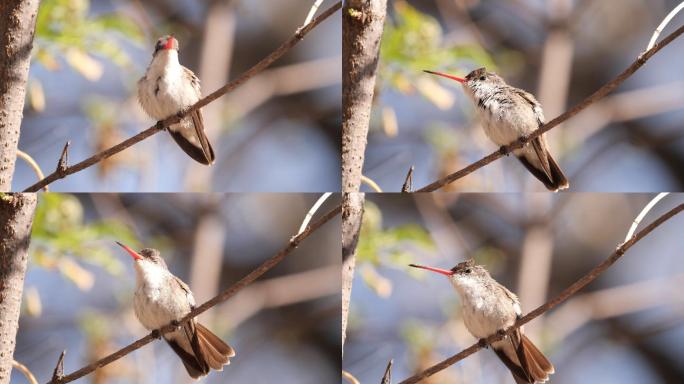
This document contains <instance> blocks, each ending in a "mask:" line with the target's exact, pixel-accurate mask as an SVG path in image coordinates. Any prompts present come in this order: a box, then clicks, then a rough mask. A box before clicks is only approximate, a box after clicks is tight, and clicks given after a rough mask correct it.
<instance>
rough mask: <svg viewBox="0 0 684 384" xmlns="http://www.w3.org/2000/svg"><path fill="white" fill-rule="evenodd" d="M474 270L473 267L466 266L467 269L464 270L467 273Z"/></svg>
mask: <svg viewBox="0 0 684 384" xmlns="http://www.w3.org/2000/svg"><path fill="white" fill-rule="evenodd" d="M472 271H473V270H472V269H470V268H466V269H465V271H463V272H465V273H470V272H472Z"/></svg>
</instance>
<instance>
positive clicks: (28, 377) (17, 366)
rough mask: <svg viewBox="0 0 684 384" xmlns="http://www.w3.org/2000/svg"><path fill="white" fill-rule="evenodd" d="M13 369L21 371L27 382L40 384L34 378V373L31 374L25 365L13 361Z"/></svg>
mask: <svg viewBox="0 0 684 384" xmlns="http://www.w3.org/2000/svg"><path fill="white" fill-rule="evenodd" d="M12 368H14V369H17V370H19V372H21V373H23V374H24V376H26V380H28V381H29V383H31V384H38V380H36V377H35V376H33V373H31V370H29V369H28V367H27V366H25V365H24V364H22V363H20V362H18V361H16V360H12Z"/></svg>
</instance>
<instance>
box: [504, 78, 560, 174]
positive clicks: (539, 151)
mask: <svg viewBox="0 0 684 384" xmlns="http://www.w3.org/2000/svg"><path fill="white" fill-rule="evenodd" d="M512 89H513V92H514V93H515V94H516V95H518V96H520V97H521V98H522V99H523V100H524V101H525V102H527V104H528V105H529V106H530V108H532V113H533V114H534V116H535V117H536V118H537V128H539V127H541V126H542V125H544V111H543V110H542V108H541V104H539V102H538V101H537V99H535V98H534V96H533V95H532V94H531V93H529V92H526V91H523V90H522V89H518V88H512ZM531 144H532V148H533V149H534V152H535V154H536V155H537V157H538V158H539V162H540V163H541V166H542V169H543V171H544V173H545V174H546V177H547V178H548V180H553V176H552V172H551V166H550V165H549V157H548V153H549V151H548V148H547V146H546V141H545V140H544V138H543V137H542V136H539V137H536V138H534V139H533V140H532V142H531ZM530 165H531V164H530ZM532 168H534V167H532ZM528 169H529V167H528ZM533 173H534V172H533Z"/></svg>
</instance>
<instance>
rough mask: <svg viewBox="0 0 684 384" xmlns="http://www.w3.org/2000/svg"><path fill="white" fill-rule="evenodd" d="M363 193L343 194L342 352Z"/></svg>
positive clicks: (359, 228)
mask: <svg viewBox="0 0 684 384" xmlns="http://www.w3.org/2000/svg"><path fill="white" fill-rule="evenodd" d="M364 199H365V195H364V194H363V193H345V194H344V195H342V353H343V354H344V341H345V339H346V338H347V318H348V317H349V302H350V301H351V290H352V281H353V280H354V267H355V266H356V244H357V243H358V242H359V232H360V231H361V223H362V222H363V202H364Z"/></svg>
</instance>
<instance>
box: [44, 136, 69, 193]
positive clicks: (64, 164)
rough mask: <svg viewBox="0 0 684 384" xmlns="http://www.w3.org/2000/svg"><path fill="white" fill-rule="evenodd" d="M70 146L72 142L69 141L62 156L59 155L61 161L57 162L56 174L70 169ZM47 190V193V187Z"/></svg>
mask: <svg viewBox="0 0 684 384" xmlns="http://www.w3.org/2000/svg"><path fill="white" fill-rule="evenodd" d="M69 145H71V141H67V142H66V144H64V148H63V149H62V154H61V155H59V161H57V170H56V171H55V172H62V173H64V172H66V169H67V168H69ZM45 190H46V191H47V187H45Z"/></svg>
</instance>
